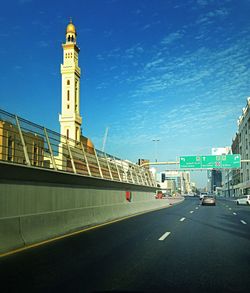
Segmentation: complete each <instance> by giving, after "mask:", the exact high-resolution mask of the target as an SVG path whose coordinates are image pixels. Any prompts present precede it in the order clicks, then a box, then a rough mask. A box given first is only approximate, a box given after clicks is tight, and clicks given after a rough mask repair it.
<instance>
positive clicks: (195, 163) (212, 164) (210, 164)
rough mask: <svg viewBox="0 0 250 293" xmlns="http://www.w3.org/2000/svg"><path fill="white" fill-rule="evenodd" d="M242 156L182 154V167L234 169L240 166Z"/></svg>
mask: <svg viewBox="0 0 250 293" xmlns="http://www.w3.org/2000/svg"><path fill="white" fill-rule="evenodd" d="M240 160H241V157H240V155H239V154H236V155H220V156H181V157H180V168H183V169H233V168H240V167H241V163H240Z"/></svg>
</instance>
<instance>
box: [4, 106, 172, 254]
mask: <svg viewBox="0 0 250 293" xmlns="http://www.w3.org/2000/svg"><path fill="white" fill-rule="evenodd" d="M157 188H158V187H157V184H156V180H155V178H154V176H153V174H152V173H151V171H150V170H149V167H147V166H145V167H140V166H139V165H138V164H135V163H132V162H130V161H127V160H121V159H119V158H117V157H116V156H113V155H110V154H107V153H106V152H102V151H100V150H97V149H95V147H94V146H93V144H92V143H91V142H90V141H89V140H88V139H87V138H86V137H83V136H82V137H81V139H80V140H78V141H75V140H72V139H70V138H67V137H66V136H63V135H60V134H59V133H57V132H54V131H52V130H49V129H47V128H44V127H42V126H40V125H37V124H35V123H33V122H30V121H28V120H25V119H23V118H20V117H18V116H16V115H14V114H11V113H8V112H6V111H3V110H0V203H1V204H0V239H1V242H0V256H1V255H6V253H9V252H12V251H15V250H19V249H24V248H25V249H26V248H27V247H29V246H30V245H34V244H35V245H36V244H38V243H41V242H43V241H45V240H46V241H50V240H53V239H55V238H56V239H57V238H58V237H63V235H67V234H68V233H71V232H72V231H73V232H77V231H79V230H81V229H83V228H84V227H89V226H95V225H99V224H103V223H106V222H110V221H113V220H116V219H121V218H124V217H127V216H132V215H137V214H140V213H144V212H148V211H152V210H156V209H159V208H165V207H168V206H170V201H169V200H167V199H164V200H158V199H156V198H155V195H156V192H157Z"/></svg>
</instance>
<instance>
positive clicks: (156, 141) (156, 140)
mask: <svg viewBox="0 0 250 293" xmlns="http://www.w3.org/2000/svg"><path fill="white" fill-rule="evenodd" d="M152 141H154V142H155V161H156V162H157V143H158V142H159V141H160V140H159V139H152Z"/></svg>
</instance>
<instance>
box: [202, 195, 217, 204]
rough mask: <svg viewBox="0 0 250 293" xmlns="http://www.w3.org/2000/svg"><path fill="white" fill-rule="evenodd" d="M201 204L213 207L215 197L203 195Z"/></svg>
mask: <svg viewBox="0 0 250 293" xmlns="http://www.w3.org/2000/svg"><path fill="white" fill-rule="evenodd" d="M201 204H202V205H203V206H204V205H213V206H215V204H216V202H215V197H214V196H212V195H205V196H204V197H203V199H202V202H201Z"/></svg>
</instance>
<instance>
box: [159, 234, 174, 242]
mask: <svg viewBox="0 0 250 293" xmlns="http://www.w3.org/2000/svg"><path fill="white" fill-rule="evenodd" d="M170 233H171V232H166V233H165V234H163V235H162V236H161V237H160V238H159V239H158V240H160V241H163V240H164V239H166V238H167V237H168V235H169V234H170Z"/></svg>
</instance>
